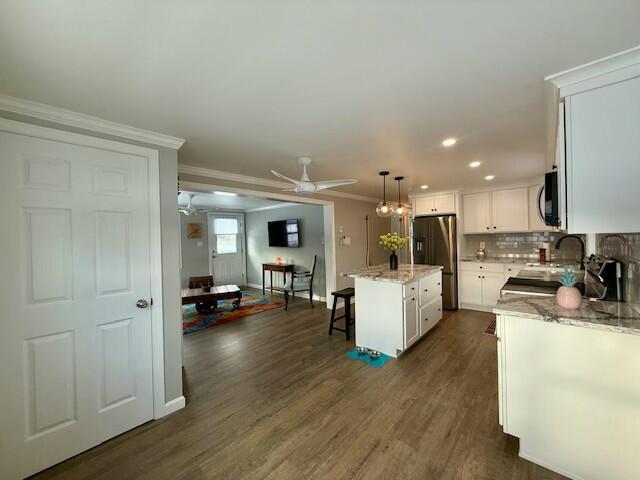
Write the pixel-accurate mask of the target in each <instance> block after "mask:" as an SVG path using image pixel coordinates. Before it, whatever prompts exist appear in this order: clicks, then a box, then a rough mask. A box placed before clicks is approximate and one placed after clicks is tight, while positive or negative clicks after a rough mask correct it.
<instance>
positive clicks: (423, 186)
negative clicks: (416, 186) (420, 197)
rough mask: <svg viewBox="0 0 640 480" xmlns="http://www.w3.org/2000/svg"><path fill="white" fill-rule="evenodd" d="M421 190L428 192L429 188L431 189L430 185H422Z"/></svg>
mask: <svg viewBox="0 0 640 480" xmlns="http://www.w3.org/2000/svg"><path fill="white" fill-rule="evenodd" d="M420 188H421V189H422V190H426V189H427V188H429V185H420Z"/></svg>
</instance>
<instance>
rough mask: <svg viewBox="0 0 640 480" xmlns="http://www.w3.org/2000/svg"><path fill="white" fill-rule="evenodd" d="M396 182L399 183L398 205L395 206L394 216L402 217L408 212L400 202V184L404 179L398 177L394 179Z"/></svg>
mask: <svg viewBox="0 0 640 480" xmlns="http://www.w3.org/2000/svg"><path fill="white" fill-rule="evenodd" d="M394 180H395V181H396V182H398V204H397V205H396V206H394V207H393V209H392V210H393V215H395V216H397V217H401V216H402V215H404V213H405V212H406V211H407V209H406V208H405V207H404V205H402V202H401V201H400V182H401V181H402V180H404V177H396V178H394Z"/></svg>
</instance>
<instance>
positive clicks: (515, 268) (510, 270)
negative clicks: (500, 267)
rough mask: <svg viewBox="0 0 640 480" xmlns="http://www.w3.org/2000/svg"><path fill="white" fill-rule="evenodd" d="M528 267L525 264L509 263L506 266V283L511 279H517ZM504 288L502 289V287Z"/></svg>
mask: <svg viewBox="0 0 640 480" xmlns="http://www.w3.org/2000/svg"><path fill="white" fill-rule="evenodd" d="M526 266H527V265H526V264H524V263H507V264H505V266H504V281H505V282H506V281H507V280H509V277H517V276H518V274H519V273H520V271H521V270H523V269H524V268H525V267H526ZM500 288H502V287H500Z"/></svg>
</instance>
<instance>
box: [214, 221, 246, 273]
mask: <svg viewBox="0 0 640 480" xmlns="http://www.w3.org/2000/svg"><path fill="white" fill-rule="evenodd" d="M208 222H209V250H210V256H209V258H210V260H209V272H210V273H211V275H212V276H213V283H214V285H230V284H233V285H244V284H245V275H244V271H245V257H244V221H243V216H242V214H237V215H236V214H217V213H210V214H209V216H208Z"/></svg>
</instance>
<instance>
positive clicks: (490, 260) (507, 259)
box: [460, 256, 580, 269]
mask: <svg viewBox="0 0 640 480" xmlns="http://www.w3.org/2000/svg"><path fill="white" fill-rule="evenodd" d="M460 261H461V262H477V263H520V264H523V265H527V264H531V265H535V266H540V267H548V266H556V265H560V266H564V265H568V266H572V267H575V268H576V269H578V268H580V264H579V263H577V262H575V261H571V260H552V261H549V262H544V263H540V261H539V260H538V259H537V258H531V257H526V258H525V257H485V258H483V259H482V260H479V259H478V258H476V257H474V256H463V257H462V258H461V259H460Z"/></svg>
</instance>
